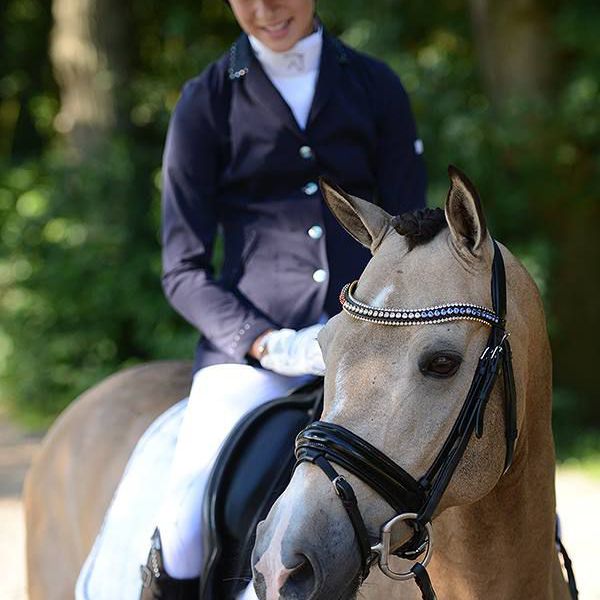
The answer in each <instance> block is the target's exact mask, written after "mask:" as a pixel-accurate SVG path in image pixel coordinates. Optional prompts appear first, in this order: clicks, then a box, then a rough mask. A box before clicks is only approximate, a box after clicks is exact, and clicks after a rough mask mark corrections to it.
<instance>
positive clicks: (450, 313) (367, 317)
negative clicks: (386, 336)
mask: <svg viewBox="0 0 600 600" xmlns="http://www.w3.org/2000/svg"><path fill="white" fill-rule="evenodd" d="M357 283H358V281H353V282H352V283H347V284H346V285H345V286H344V287H343V288H342V291H341V292H340V302H341V304H342V308H343V309H344V310H345V311H346V312H347V313H348V314H349V315H351V316H352V317H354V318H355V319H360V320H361V321H369V322H370V323H378V324H379V325H420V324H422V323H445V322H446V321H458V320H467V321H479V322H480V323H484V324H485V325H488V326H489V327H493V326H496V325H501V319H500V317H498V315H497V314H496V313H495V312H494V311H493V310H492V309H490V308H486V307H485V306H478V305H477V304H465V303H462V302H456V303H451V304H442V305H440V306H431V307H427V308H414V309H406V308H379V307H377V306H370V305H369V304H364V303H363V302H360V301H358V300H356V298H354V296H353V295H352V294H353V292H354V290H355V289H356V284H357Z"/></svg>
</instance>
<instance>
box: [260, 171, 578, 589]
mask: <svg viewBox="0 0 600 600" xmlns="http://www.w3.org/2000/svg"><path fill="white" fill-rule="evenodd" d="M449 174H450V181H451V183H450V190H449V192H448V196H447V199H446V204H445V208H444V211H443V212H442V211H441V210H440V211H439V213H438V216H437V217H436V213H435V212H431V211H428V212H426V213H422V214H421V215H420V218H419V217H415V216H414V215H413V216H412V217H410V218H405V217H402V218H397V217H392V216H391V215H389V214H387V213H386V212H385V211H383V210H382V209H381V208H379V207H377V206H376V205H374V204H372V203H369V202H365V201H363V200H361V199H359V198H356V197H353V196H351V195H349V194H346V193H344V192H343V191H342V190H340V189H338V188H336V187H334V186H330V185H328V184H326V183H325V184H324V185H322V188H323V192H324V197H325V200H326V202H327V204H328V206H329V208H330V209H331V210H332V212H333V213H334V215H335V216H336V217H337V219H338V221H339V222H340V223H341V224H342V226H343V227H344V228H345V229H346V230H347V231H348V233H349V234H350V235H351V236H352V237H353V238H355V239H356V240H358V241H359V242H360V243H362V244H363V245H364V246H366V247H367V248H369V249H370V250H371V252H372V255H373V256H372V259H371V261H370V262H369V264H368V265H367V267H366V269H365V270H364V272H363V274H362V275H361V277H360V279H359V280H358V282H355V283H352V284H351V285H349V286H346V287H345V288H344V290H343V291H342V294H341V297H340V299H341V302H342V307H343V309H344V310H342V311H341V312H340V313H339V314H338V315H336V316H334V317H333V318H332V319H330V320H329V321H328V323H327V324H326V326H325V327H324V329H323V330H322V331H321V333H320V334H319V344H320V346H321V349H322V351H323V357H324V360H325V364H326V376H325V391H324V407H323V413H322V416H321V422H320V423H319V422H317V423H315V424H313V425H312V426H309V427H308V428H307V429H306V430H305V431H304V432H302V433H301V434H300V435H299V436H298V438H297V440H296V457H297V459H298V462H297V466H296V469H295V472H294V474H293V477H292V479H291V481H290V483H289V485H288V486H287V488H286V489H285V491H284V492H283V494H282V495H281V496H280V497H279V499H278V500H277V501H276V502H275V504H274V505H273V507H272V508H271V511H270V512H269V514H268V516H267V518H266V519H265V520H264V521H263V522H262V523H260V524H259V526H258V528H257V538H256V543H255V546H254V552H253V557H252V565H253V578H254V585H255V588H256V590H257V594H258V597H259V598H260V600H275V599H280V600H292V599H296V598H306V599H310V600H332V599H335V600H337V599H340V600H349V599H353V598H356V597H357V594H359V596H360V597H361V598H365V599H368V600H383V599H384V598H385V599H392V598H403V599H404V598H408V599H410V598H426V599H433V598H436V597H439V598H440V599H442V600H475V599H478V600H480V599H481V598H486V599H492V600H496V599H497V600H506V599H510V600H519V599H523V600H526V599H531V598H540V599H542V598H543V599H544V600H563V599H564V600H566V599H567V598H570V597H571V593H572V591H570V588H569V586H568V584H567V582H566V581H565V577H564V576H563V573H562V566H561V563H560V559H559V556H558V552H557V546H556V541H555V525H556V521H555V519H556V515H555V490H554V475H555V455H554V444H553V437H552V431H551V354H550V347H549V342H548V337H547V333H546V325H545V318H544V312H543V307H542V302H541V300H540V295H539V293H538V291H537V288H536V286H535V284H534V282H533V281H532V279H531V277H530V276H529V275H528V273H527V271H526V270H525V269H524V267H523V266H522V265H521V264H520V263H519V262H518V261H517V260H516V259H515V257H514V256H513V255H512V254H511V253H510V252H509V251H508V250H507V249H506V248H505V247H503V246H500V245H499V244H497V243H496V242H495V241H494V240H493V239H492V237H491V235H490V233H489V232H488V230H487V227H486V222H485V217H484V213H483V210H482V205H481V202H480V200H479V196H478V194H477V191H476V190H475V188H474V186H473V184H472V183H471V182H470V181H469V180H468V178H467V177H466V176H465V175H464V174H462V173H461V172H460V171H459V170H458V169H455V168H450V169H449ZM438 210H439V209H438ZM440 214H441V217H440ZM503 263H504V264H503ZM490 280H491V281H492V285H491V286H490ZM504 284H505V285H504ZM490 287H491V289H490ZM395 307H396V308H395ZM398 307H404V308H398ZM504 313H505V314H504ZM508 335H510V343H509V342H508ZM511 355H512V358H511ZM513 365H514V367H513ZM434 540H435V543H434ZM394 554H398V556H400V557H401V558H403V559H408V558H410V559H412V560H413V561H414V560H415V559H416V562H414V563H411V564H413V565H414V566H413V567H411V568H410V569H409V568H408V567H407V566H403V565H405V564H406V563H405V561H400V559H395V558H394V556H393V555H394ZM567 560H568V558H567V559H565V564H566V562H567ZM394 561H396V562H394ZM377 565H379V567H380V568H377ZM426 567H427V568H426ZM410 579H414V580H415V581H416V583H417V584H418V585H415V584H414V582H411V581H410ZM363 582H364V583H363ZM572 589H573V588H571V590H572ZM436 593H437V594H438V596H436ZM573 597H576V593H573Z"/></svg>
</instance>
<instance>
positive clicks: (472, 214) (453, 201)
mask: <svg viewBox="0 0 600 600" xmlns="http://www.w3.org/2000/svg"><path fill="white" fill-rule="evenodd" d="M448 175H449V176H450V190H449V191H448V198H447V199H446V207H445V211H446V221H448V227H449V228H450V233H451V234H452V238H453V240H454V243H455V244H456V247H457V248H458V249H459V250H466V251H467V252H469V253H470V254H472V255H474V256H480V254H481V251H482V248H483V243H484V241H485V239H486V236H487V228H486V224H485V217H484V215H483V209H482V207H481V201H480V200H479V194H478V193H477V190H476V189H475V186H474V185H473V184H472V183H471V182H470V181H469V178H468V177H467V176H466V175H465V174H464V173H463V172H462V171H460V170H459V169H457V168H456V167H454V166H452V165H450V166H449V167H448Z"/></svg>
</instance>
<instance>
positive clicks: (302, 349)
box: [260, 324, 325, 376]
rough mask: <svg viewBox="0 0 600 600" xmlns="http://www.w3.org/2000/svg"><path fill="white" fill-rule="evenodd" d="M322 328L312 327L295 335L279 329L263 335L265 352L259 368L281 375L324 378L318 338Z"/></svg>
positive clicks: (290, 330) (323, 364)
mask: <svg viewBox="0 0 600 600" xmlns="http://www.w3.org/2000/svg"><path fill="white" fill-rule="evenodd" d="M322 327H323V325H320V324H319V325H312V326H311V327H306V328H304V329H300V330H299V331H296V330H294V329H278V330H276V331H271V332H269V333H267V334H266V336H265V337H264V339H263V340H262V343H263V344H264V348H265V352H264V354H263V356H262V358H261V359H260V364H261V365H262V366H263V367H264V368H265V369H269V370H271V371H274V372H275V373H279V374H280V375H289V376H293V375H307V374H309V375H323V374H324V373H325V363H324V362H323V355H322V354H321V348H320V347H319V343H318V342H317V335H318V333H319V331H321V328H322Z"/></svg>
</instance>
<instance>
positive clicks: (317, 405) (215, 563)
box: [200, 377, 323, 600]
mask: <svg viewBox="0 0 600 600" xmlns="http://www.w3.org/2000/svg"><path fill="white" fill-rule="evenodd" d="M322 406H323V379H322V378H320V377H319V378H317V379H316V380H315V381H313V382H311V383H309V384H307V385H305V386H303V387H301V388H299V389H297V390H295V391H294V392H292V393H291V394H290V395H288V396H286V397H285V398H278V399H276V400H271V401H270V402H268V403H266V404H263V405H262V406H260V407H258V408H257V409H256V410H254V411H253V412H251V413H249V414H248V415H246V416H245V417H244V418H243V419H242V420H241V421H240V422H239V423H238V425H237V426H236V427H235V429H234V430H233V431H232V432H231V434H230V435H229V437H228V438H227V440H226V441H225V443H224V445H223V448H222V450H221V452H220V453H219V456H218V458H217V461H216V463H215V466H214V467H213V470H212V473H211V476H210V479H209V482H208V485H207V488H206V493H205V496H204V504H203V514H202V518H203V540H202V547H203V563H204V564H203V567H202V577H201V585H200V600H230V599H233V598H235V597H236V595H237V594H238V593H239V592H240V591H241V590H243V589H244V588H245V587H246V585H247V584H248V582H249V581H250V579H251V578H252V572H251V568H250V555H251V553H252V548H253V547H254V539H255V530H256V525H257V524H258V523H259V521H262V520H263V519H265V518H266V516H267V513H268V512H269V510H270V509H271V506H272V505H273V503H274V502H275V500H277V498H278V497H279V496H280V494H281V493H282V492H283V490H284V489H285V487H286V486H287V484H288V482H289V480H290V479H291V476H292V473H293V469H294V464H295V462H296V459H295V457H294V440H295V438H296V435H297V434H298V433H299V432H300V431H301V430H302V429H304V427H306V426H307V425H309V424H310V423H312V422H313V421H315V420H317V419H318V418H319V417H320V415H321V410H322Z"/></svg>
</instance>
